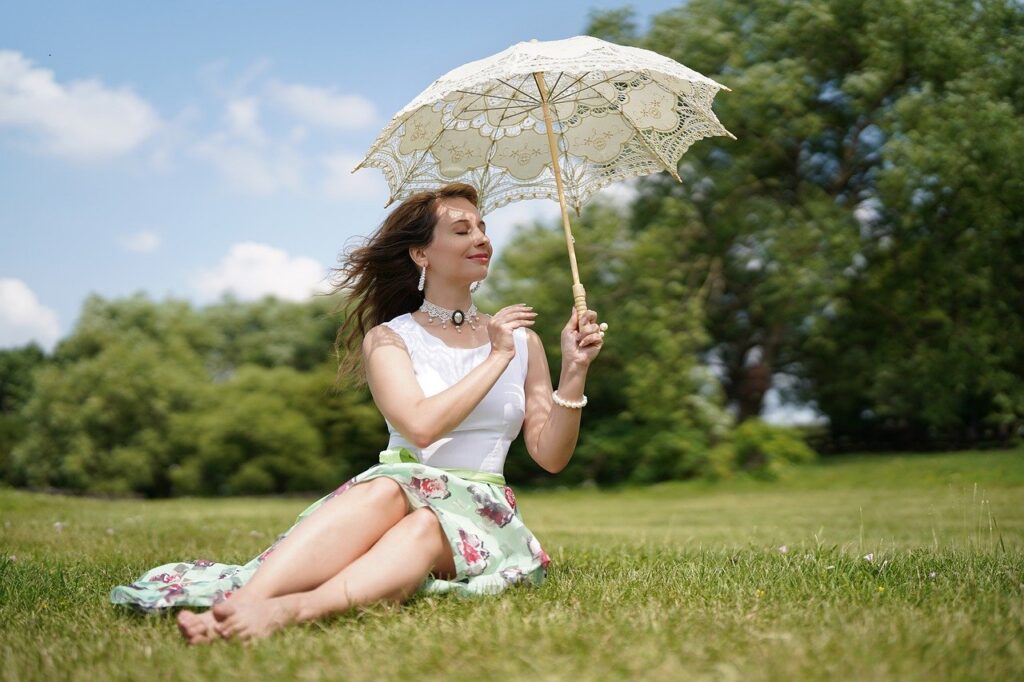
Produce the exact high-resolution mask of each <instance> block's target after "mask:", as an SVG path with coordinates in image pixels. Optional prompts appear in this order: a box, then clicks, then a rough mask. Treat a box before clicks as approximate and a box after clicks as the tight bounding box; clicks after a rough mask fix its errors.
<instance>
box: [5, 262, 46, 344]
mask: <svg viewBox="0 0 1024 682" xmlns="http://www.w3.org/2000/svg"><path fill="white" fill-rule="evenodd" d="M59 335H60V328H59V324H58V323H57V313H55V312H54V311H53V310H51V309H49V308H47V307H46V306H44V305H43V304H42V303H40V302H39V299H38V298H36V295H35V294H34V293H33V292H32V290H31V289H29V288H28V285H26V284H25V283H24V282H22V281H21V280H20V279H13V278H0V347H2V348H11V347H15V346H22V345H24V344H26V343H28V342H29V341H33V340H34V341H36V342H38V343H39V345H41V346H43V347H44V348H46V349H47V350H52V348H53V345H54V344H55V343H56V342H57V338H58V336H59Z"/></svg>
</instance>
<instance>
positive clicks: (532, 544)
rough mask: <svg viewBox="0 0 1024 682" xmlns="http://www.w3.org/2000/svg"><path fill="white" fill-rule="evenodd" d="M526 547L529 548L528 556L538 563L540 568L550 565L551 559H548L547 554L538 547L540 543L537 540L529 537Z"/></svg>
mask: <svg viewBox="0 0 1024 682" xmlns="http://www.w3.org/2000/svg"><path fill="white" fill-rule="evenodd" d="M526 546H527V547H528V548H529V550H530V554H531V555H532V556H533V558H534V559H536V560H537V561H539V562H540V565H541V566H543V567H545V568H547V565H548V564H549V563H551V557H549V556H548V553H547V552H545V551H544V549H543V548H542V547H541V546H540V542H539V541H538V540H537V538H536V537H535V536H533V535H531V536H530V539H529V540H528V541H527V542H526Z"/></svg>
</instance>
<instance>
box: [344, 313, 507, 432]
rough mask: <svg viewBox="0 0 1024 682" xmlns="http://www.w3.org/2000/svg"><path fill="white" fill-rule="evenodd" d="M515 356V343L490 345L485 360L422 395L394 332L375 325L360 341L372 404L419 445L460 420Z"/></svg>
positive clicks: (454, 425) (399, 430)
mask: <svg viewBox="0 0 1024 682" xmlns="http://www.w3.org/2000/svg"><path fill="white" fill-rule="evenodd" d="M514 357H515V348H514V347H513V349H512V350H511V351H504V350H498V349H496V348H493V347H492V348H491V352H490V354H489V355H488V356H487V359H486V360H484V361H483V362H482V363H480V364H479V365H477V366H476V367H474V368H473V369H472V370H471V371H470V372H469V373H468V374H466V376H465V377H463V378H462V379H461V380H460V381H458V382H457V383H455V384H453V385H452V386H449V387H448V388H446V389H445V390H443V391H441V392H440V393H438V394H436V395H432V396H430V397H429V398H427V397H425V396H424V395H423V389H422V388H420V385H419V382H418V381H416V374H415V372H414V371H413V368H412V360H411V358H410V357H409V351H408V349H407V348H406V347H405V343H404V342H403V341H402V337H401V336H400V335H399V334H398V333H397V332H395V330H393V329H391V328H390V327H388V326H387V325H384V324H381V325H377V326H376V327H374V328H373V329H371V330H370V331H369V332H367V334H366V337H365V338H364V339H363V362H364V366H365V367H366V381H367V385H368V386H369V388H370V393H371V395H373V400H374V402H375V403H376V404H377V408H378V409H379V410H380V411H381V413H382V414H383V415H384V416H385V417H386V418H387V420H388V421H389V422H391V423H392V424H393V425H394V427H395V428H396V429H398V432H399V433H401V434H402V435H403V436H404V437H405V438H406V439H407V440H408V441H409V442H410V443H412V444H414V445H415V446H416V447H420V448H425V447H427V446H428V445H430V444H431V443H433V442H434V441H436V440H437V439H439V438H440V437H442V436H443V435H444V434H446V433H448V432H449V431H451V430H452V429H454V428H455V427H456V426H458V425H459V424H461V423H462V421H463V420H464V419H465V418H466V417H467V416H468V415H469V413H470V412H472V411H473V409H474V408H475V407H476V406H477V405H478V404H479V403H480V401H481V400H483V399H484V396H486V395H487V393H488V392H489V391H490V390H491V388H493V387H494V384H495V383H497V381H498V378H499V377H501V375H502V373H504V371H505V368H506V367H508V363H509V362H510V361H511V360H512V358H514Z"/></svg>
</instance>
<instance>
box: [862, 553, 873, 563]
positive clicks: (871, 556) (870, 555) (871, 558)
mask: <svg viewBox="0 0 1024 682" xmlns="http://www.w3.org/2000/svg"><path fill="white" fill-rule="evenodd" d="M864 559H865V561H874V560H875V553H874V552H868V553H867V554H865V555H864Z"/></svg>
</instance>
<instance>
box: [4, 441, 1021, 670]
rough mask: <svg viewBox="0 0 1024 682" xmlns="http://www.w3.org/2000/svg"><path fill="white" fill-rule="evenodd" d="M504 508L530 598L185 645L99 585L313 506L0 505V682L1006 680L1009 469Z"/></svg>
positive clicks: (237, 545) (884, 464)
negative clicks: (522, 531) (536, 571)
mask: <svg viewBox="0 0 1024 682" xmlns="http://www.w3.org/2000/svg"><path fill="white" fill-rule="evenodd" d="M513 485H514V482H513ZM324 492H326V491H324ZM517 492H518V493H519V503H520V505H521V509H522V512H523V516H524V519H525V521H526V523H527V524H528V525H529V526H530V528H531V529H532V530H533V531H534V532H535V533H536V534H537V536H538V538H539V539H540V541H541V543H542V545H543V546H544V549H545V550H547V552H548V554H550V555H551V560H552V563H551V566H550V573H549V576H548V580H547V582H546V583H545V584H544V585H543V586H541V587H539V588H534V589H531V588H528V587H520V588H515V589H512V590H510V591H508V592H506V593H504V594H503V595H500V596H498V597H490V598H484V599H478V600H462V599H459V598H457V597H454V596H451V595H444V596H439V597H430V598H424V597H419V598H417V599H414V600H413V601H411V602H408V603H407V604H405V605H403V606H401V607H396V608H388V607H384V606H375V607H372V608H370V609H367V610H365V611H362V612H359V613H350V614H346V615H342V616H338V617H336V618H334V619H331V620H329V621H324V622H318V623H308V624H303V625H299V626H293V627H291V628H287V629H285V630H284V631H282V632H279V633H277V634H276V635H274V636H273V637H271V638H270V639H267V640H263V641H261V642H258V643H257V644H256V645H255V646H249V647H247V646H240V645H238V644H237V643H230V642H217V643H215V644H214V645H212V646H202V647H193V648H189V647H186V646H185V645H184V643H183V642H182V640H181V638H180V636H179V634H178V631H177V628H176V627H175V625H174V622H173V617H169V616H149V617H147V616H141V615H136V614H135V613H133V612H130V611H129V610H128V609H126V608H124V607H115V606H113V605H111V604H110V603H109V602H108V601H107V595H108V593H109V591H110V588H111V587H112V586H114V585H115V584H119V583H125V584H127V583H129V582H131V581H132V580H133V579H135V578H137V577H138V576H139V575H141V573H142V572H143V571H145V570H146V569H148V568H151V567H153V566H156V565H158V564H162V563H167V562H170V561H176V560H186V559H196V558H206V559H211V560H215V561H223V562H227V563H244V562H246V561H248V560H249V559H250V558H252V557H253V556H255V555H256V554H257V553H259V552H260V551H262V550H263V549H264V548H265V547H266V546H268V545H269V544H270V542H272V541H273V538H274V537H275V536H276V534H277V533H278V532H280V531H282V530H284V529H285V528H287V527H288V526H289V525H291V523H292V522H293V521H294V519H295V515H296V514H298V512H299V511H301V510H302V509H303V508H305V506H306V505H307V504H308V503H309V502H311V501H312V499H315V497H311V498H308V499H255V498H246V499H226V500H205V499H204V500H199V499H182V500H168V501H155V502H153V501H107V500H96V499H81V498H70V497H60V496H50V495H41V494H33V493H26V492H21V491H11V490H0V518H2V519H3V527H2V528H0V660H2V665H0V670H2V675H3V679H4V680H28V679H46V680H63V679H88V680H93V681H98V680H107V679H161V680H163V679H175V680H177V679H181V680H193V681H194V680H203V679H266V678H287V679H319V678H332V679H339V680H380V679H416V680H424V679H479V680H492V679H493V680H496V679H528V680H547V679H552V680H553V679H572V680H576V681H579V682H583V681H586V680H598V679H632V678H643V679H666V680H667V679H672V680H678V679H716V680H718V679H723V680H731V679H736V680H762V679H789V678H797V679H824V678H838V679H843V680H897V679H898V680H907V679H911V680H915V679H920V680H925V679H927V680H935V679H956V680H961V679H996V680H1010V679H1024V449H1019V450H1014V451H1002V452H960V453H954V454H940V455H921V454H916V455H901V456H889V457H885V456H848V457H844V458H840V459H837V460H833V461H826V463H824V464H821V465H816V466H813V467H807V468H804V469H801V470H797V471H794V472H792V473H791V474H790V476H789V477H788V478H787V479H786V480H784V481H781V482H777V483H762V482H757V481H752V480H734V481H730V482H726V483H722V484H715V485H711V484H707V483H702V482H679V483H667V484H659V485H655V486H650V487H644V488H623V489H617V490H613V491H602V490H553V491H542V492H533V493H531V492H526V491H522V490H517ZM58 522H60V523H62V524H64V526H63V530H59V531H58V530H57V529H56V528H55V525H54V524H55V523H58ZM865 556H869V557H870V559H868V558H865Z"/></svg>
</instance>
